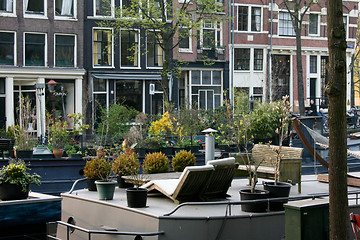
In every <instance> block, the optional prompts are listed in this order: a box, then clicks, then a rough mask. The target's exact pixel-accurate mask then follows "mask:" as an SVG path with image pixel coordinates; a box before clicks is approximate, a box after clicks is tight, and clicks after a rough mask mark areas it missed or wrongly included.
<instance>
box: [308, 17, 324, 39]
mask: <svg viewBox="0 0 360 240" xmlns="http://www.w3.org/2000/svg"><path fill="white" fill-rule="evenodd" d="M310 15H316V16H317V33H316V34H314V33H310ZM320 19H321V17H320V13H310V14H309V36H320Z"/></svg>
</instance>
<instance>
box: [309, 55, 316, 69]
mask: <svg viewBox="0 0 360 240" xmlns="http://www.w3.org/2000/svg"><path fill="white" fill-rule="evenodd" d="M310 73H317V56H310Z"/></svg>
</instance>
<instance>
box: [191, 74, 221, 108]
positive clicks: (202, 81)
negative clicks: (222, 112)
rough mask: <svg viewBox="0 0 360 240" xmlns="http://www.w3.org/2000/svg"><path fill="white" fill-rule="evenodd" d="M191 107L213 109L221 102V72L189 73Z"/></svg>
mask: <svg viewBox="0 0 360 240" xmlns="http://www.w3.org/2000/svg"><path fill="white" fill-rule="evenodd" d="M190 78H191V88H189V91H190V93H191V103H190V104H191V106H195V105H196V104H197V105H198V108H199V109H200V108H201V109H212V110H213V109H215V108H216V107H219V106H221V101H222V99H221V98H222V94H221V93H222V85H221V83H222V71H199V70H195V71H191V76H190Z"/></svg>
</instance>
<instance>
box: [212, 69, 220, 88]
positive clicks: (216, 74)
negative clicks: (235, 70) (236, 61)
mask: <svg viewBox="0 0 360 240" xmlns="http://www.w3.org/2000/svg"><path fill="white" fill-rule="evenodd" d="M213 85H221V71H213Z"/></svg>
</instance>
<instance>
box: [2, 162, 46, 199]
mask: <svg viewBox="0 0 360 240" xmlns="http://www.w3.org/2000/svg"><path fill="white" fill-rule="evenodd" d="M28 170H30V169H28V168H27V167H26V165H25V162H24V161H22V160H10V161H9V164H8V165H7V166H3V167H2V168H1V169H0V199H1V200H3V201H6V200H18V199H26V198H27V197H28V195H29V189H30V184H31V183H34V184H36V185H40V176H39V175H38V174H36V173H33V174H30V173H29V172H28Z"/></svg>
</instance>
